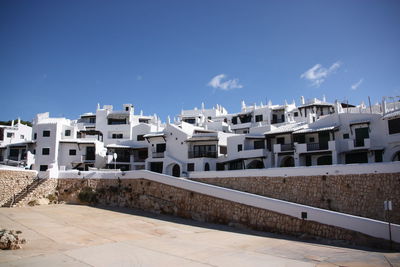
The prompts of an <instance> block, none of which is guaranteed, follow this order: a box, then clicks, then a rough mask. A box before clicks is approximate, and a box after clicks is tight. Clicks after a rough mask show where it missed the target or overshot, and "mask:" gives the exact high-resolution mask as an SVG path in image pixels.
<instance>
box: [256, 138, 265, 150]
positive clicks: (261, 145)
mask: <svg viewBox="0 0 400 267" xmlns="http://www.w3.org/2000/svg"><path fill="white" fill-rule="evenodd" d="M261 148H265V142H264V140H258V141H254V149H261Z"/></svg>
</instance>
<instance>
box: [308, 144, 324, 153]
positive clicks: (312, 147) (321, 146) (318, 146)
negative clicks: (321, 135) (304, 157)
mask: <svg viewBox="0 0 400 267" xmlns="http://www.w3.org/2000/svg"><path fill="white" fill-rule="evenodd" d="M327 149H328V143H308V144H307V151H315V150H327Z"/></svg>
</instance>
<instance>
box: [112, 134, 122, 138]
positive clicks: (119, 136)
mask: <svg viewBox="0 0 400 267" xmlns="http://www.w3.org/2000/svg"><path fill="white" fill-rule="evenodd" d="M122 137H123V135H122V134H112V139H122Z"/></svg>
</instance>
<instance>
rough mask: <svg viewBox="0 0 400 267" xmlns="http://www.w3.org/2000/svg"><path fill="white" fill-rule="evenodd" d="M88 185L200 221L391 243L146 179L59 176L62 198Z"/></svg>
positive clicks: (103, 198)
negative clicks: (70, 177) (68, 177)
mask: <svg viewBox="0 0 400 267" xmlns="http://www.w3.org/2000/svg"><path fill="white" fill-rule="evenodd" d="M85 187H90V188H92V189H93V190H94V192H95V195H96V198H97V203H98V204H102V205H109V206H121V207H131V208H138V209H143V210H146V211H151V212H156V213H166V214H172V215H175V216H179V217H183V218H189V219H193V220H197V221H205V222H212V223H219V224H228V225H232V226H239V227H245V228H251V229H255V230H261V231H268V232H276V233H281V234H289V235H294V236H308V237H310V236H312V237H318V238H326V239H334V240H345V241H348V242H350V243H355V244H359V245H368V246H373V247H388V242H387V241H385V240H382V239H378V238H373V237H369V236H367V235H364V234H361V233H358V232H355V231H350V230H346V229H342V228H339V227H334V226H329V225H323V224H320V223H317V222H313V221H308V220H301V219H298V218H295V217H291V216H288V215H283V214H279V213H276V212H272V211H269V210H265V209H260V208H254V207H250V206H247V205H243V204H239V203H235V202H231V201H228V200H223V199H219V198H216V197H211V196H206V195H203V194H199V193H195V192H191V191H188V190H183V189H180V188H176V187H173V186H169V185H165V184H161V183H157V182H153V181H148V180H144V179H122V180H113V179H59V182H58V192H59V199H60V200H62V201H66V202H69V203H79V199H78V195H79V192H80V191H81V190H82V189H83V188H85Z"/></svg>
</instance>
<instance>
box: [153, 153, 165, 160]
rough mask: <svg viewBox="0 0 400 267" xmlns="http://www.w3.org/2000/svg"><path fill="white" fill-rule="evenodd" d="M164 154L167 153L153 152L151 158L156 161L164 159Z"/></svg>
mask: <svg viewBox="0 0 400 267" xmlns="http://www.w3.org/2000/svg"><path fill="white" fill-rule="evenodd" d="M164 153H165V152H154V151H153V152H151V156H152V158H154V159H159V158H163V157H164Z"/></svg>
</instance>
